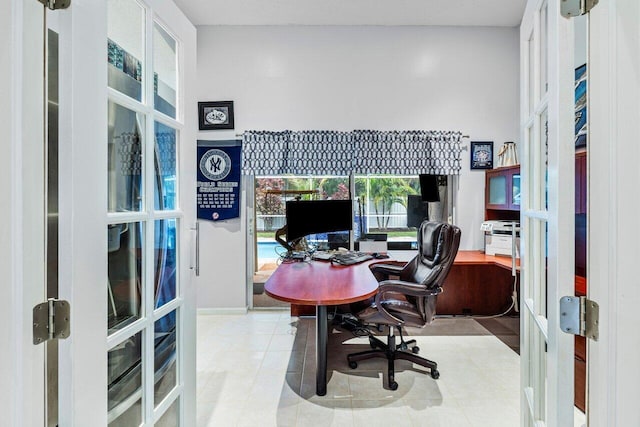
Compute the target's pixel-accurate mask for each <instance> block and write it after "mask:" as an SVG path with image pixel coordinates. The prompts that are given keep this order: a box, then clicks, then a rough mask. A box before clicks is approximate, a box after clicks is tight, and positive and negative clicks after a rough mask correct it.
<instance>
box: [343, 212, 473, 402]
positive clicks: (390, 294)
mask: <svg viewBox="0 0 640 427" xmlns="http://www.w3.org/2000/svg"><path fill="white" fill-rule="evenodd" d="M460 234H461V232H460V229H459V228H458V227H456V226H455V225H450V224H445V223H439V222H429V221H425V222H423V223H422V224H421V225H420V229H419V231H418V255H417V256H416V257H415V258H414V259H412V260H411V261H409V262H408V263H407V264H405V265H404V266H400V265H393V264H374V265H372V266H371V270H372V271H373V273H374V274H375V276H376V277H377V278H378V280H379V281H380V280H381V281H380V287H379V289H378V293H377V294H376V296H375V301H374V302H373V303H372V304H371V305H370V306H369V307H367V308H365V309H364V310H362V311H360V312H358V313H356V317H357V318H358V319H359V320H360V321H361V322H363V323H364V324H366V325H370V326H371V325H376V326H378V327H380V326H386V327H387V328H388V338H387V343H386V344H385V343H384V342H382V341H381V340H380V339H378V338H376V337H375V336H373V335H372V334H370V335H369V343H370V345H371V347H372V348H373V350H368V351H362V352H360V353H354V354H350V355H348V356H347V359H348V361H349V367H351V368H352V369H355V368H357V367H358V363H357V362H358V361H360V360H365V359H370V358H373V357H382V358H386V359H387V360H388V364H389V368H388V379H389V388H390V389H391V390H396V389H397V388H398V383H396V382H395V380H394V375H395V374H394V360H396V359H404V360H409V361H411V362H413V363H416V364H418V365H421V366H424V367H426V368H429V369H430V371H431V377H432V378H434V379H437V378H438V377H440V373H439V372H438V365H437V363H436V362H434V361H431V360H428V359H425V358H422V357H420V356H418V355H417V353H418V352H419V351H420V349H419V348H418V347H417V346H415V345H414V346H413V347H412V349H411V352H409V351H408V350H409V345H410V344H415V340H411V341H407V342H405V341H404V340H403V338H402V328H404V327H407V326H412V327H420V328H422V327H424V326H425V325H427V324H429V323H431V322H432V321H433V319H434V317H435V311H436V298H437V296H438V294H439V293H441V292H442V284H443V283H444V280H445V278H446V277H447V274H448V273H449V270H450V269H451V266H452V265H453V261H454V259H455V257H456V254H457V253H458V246H459V245H460ZM389 276H398V277H399V279H397V280H389ZM394 328H397V329H398V332H399V334H400V344H398V345H396V337H395V335H394Z"/></svg>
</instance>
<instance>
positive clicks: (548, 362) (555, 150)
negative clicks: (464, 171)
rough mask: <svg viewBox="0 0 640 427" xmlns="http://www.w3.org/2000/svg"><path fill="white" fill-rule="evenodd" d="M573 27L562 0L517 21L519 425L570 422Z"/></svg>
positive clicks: (533, 3) (560, 426)
mask: <svg viewBox="0 0 640 427" xmlns="http://www.w3.org/2000/svg"><path fill="white" fill-rule="evenodd" d="M545 5H546V6H545ZM545 8H546V11H545ZM545 25H546V31H545ZM572 30H573V24H572V23H571V22H570V21H568V20H566V19H565V18H563V17H562V16H561V14H560V0H529V1H528V3H527V7H526V10H525V13H524V16H523V20H522V24H521V27H520V43H521V44H520V46H521V76H522V78H521V117H522V119H521V141H522V142H523V149H522V154H523V155H522V158H523V162H522V182H523V183H524V185H523V187H522V211H521V227H522V228H521V230H522V231H521V246H522V252H521V253H522V254H523V256H522V260H523V273H522V277H523V282H522V292H521V295H522V297H521V306H522V307H521V310H520V313H521V315H520V316H521V321H520V323H521V329H520V330H521V335H520V344H521V345H520V349H521V383H522V404H521V412H522V422H521V424H522V425H523V426H533V425H536V426H546V425H548V426H557V427H566V426H571V425H573V410H574V409H573V360H574V357H573V349H574V346H573V336H570V335H567V334H564V333H562V332H561V330H560V326H559V307H558V305H559V300H560V297H561V296H563V295H573V293H574V269H573V265H574V242H573V240H574V226H573V225H574V211H575V207H574V166H575V165H574V155H575V148H574V145H573V33H572ZM545 44H546V49H545ZM545 51H546V54H545ZM545 73H546V81H547V85H548V88H547V87H543V82H544V80H545V78H544V76H545ZM545 111H546V122H547V123H548V127H547V126H545ZM545 133H546V134H547V135H548V153H546V154H545V147H544V143H545V139H546V138H545ZM545 162H548V166H546V165H545ZM545 182H546V185H545ZM545 187H546V191H547V193H546V194H545ZM547 200H548V202H547ZM545 228H548V232H547V233H546V237H545ZM545 239H546V241H545Z"/></svg>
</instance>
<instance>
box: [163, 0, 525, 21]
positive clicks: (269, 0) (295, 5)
mask: <svg viewBox="0 0 640 427" xmlns="http://www.w3.org/2000/svg"><path fill="white" fill-rule="evenodd" d="M174 1H175V2H176V4H177V5H178V6H179V7H180V9H182V11H183V12H184V13H185V14H186V15H187V17H188V18H189V19H190V20H191V22H192V23H193V24H194V25H452V26H457V25H477V26H498V27H514V26H517V25H519V24H520V20H521V18H522V14H523V11H524V7H525V4H526V0H174Z"/></svg>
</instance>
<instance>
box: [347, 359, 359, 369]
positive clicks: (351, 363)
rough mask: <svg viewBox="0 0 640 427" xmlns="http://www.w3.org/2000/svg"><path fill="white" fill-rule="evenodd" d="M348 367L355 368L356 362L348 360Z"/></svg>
mask: <svg viewBox="0 0 640 427" xmlns="http://www.w3.org/2000/svg"><path fill="white" fill-rule="evenodd" d="M349 367H350V368H351V369H356V368H357V367H358V362H351V361H349Z"/></svg>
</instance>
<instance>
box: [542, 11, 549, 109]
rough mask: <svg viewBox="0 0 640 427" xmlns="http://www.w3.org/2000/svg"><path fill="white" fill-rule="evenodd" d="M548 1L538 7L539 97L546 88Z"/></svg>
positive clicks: (543, 93) (547, 83)
mask: <svg viewBox="0 0 640 427" xmlns="http://www.w3.org/2000/svg"><path fill="white" fill-rule="evenodd" d="M548 9H549V6H548V3H547V2H546V1H545V2H544V5H543V6H542V8H541V9H540V97H543V96H544V95H545V94H546V93H547V90H548V87H549V82H548V74H549V72H548V69H547V64H548V63H549V62H548V56H549V50H548V46H547V39H548V38H547V26H548V24H549V17H548Z"/></svg>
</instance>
